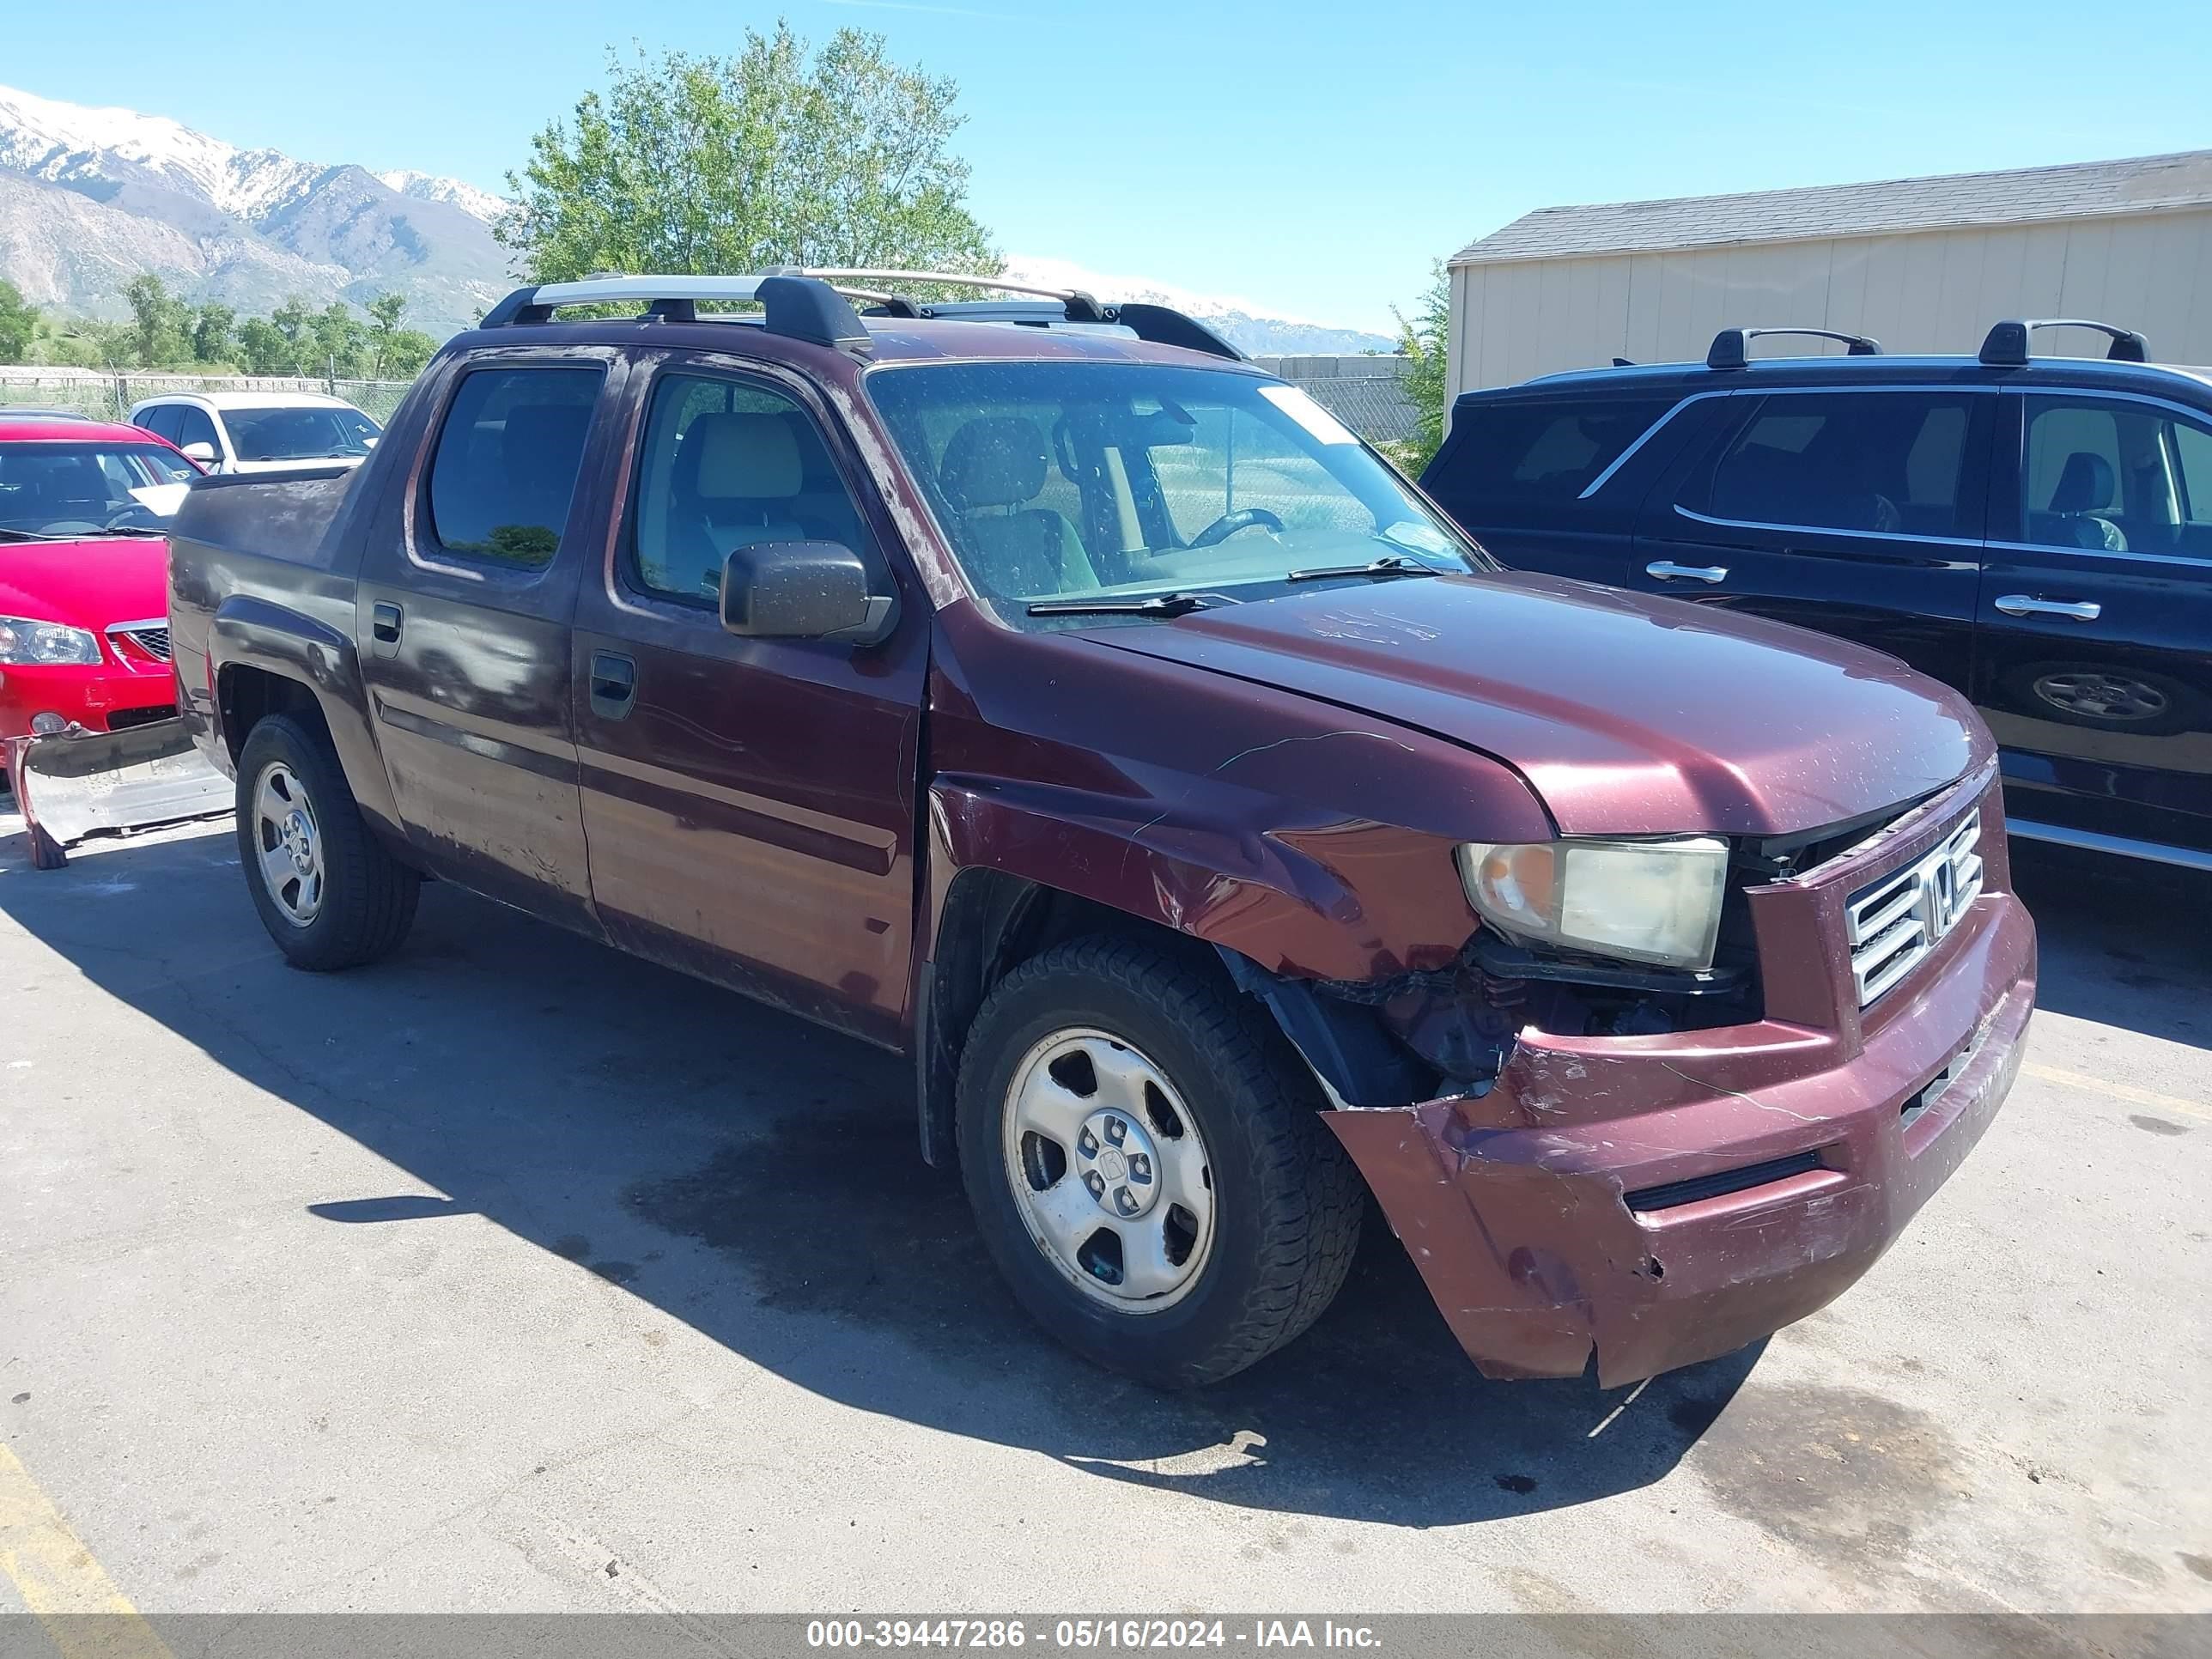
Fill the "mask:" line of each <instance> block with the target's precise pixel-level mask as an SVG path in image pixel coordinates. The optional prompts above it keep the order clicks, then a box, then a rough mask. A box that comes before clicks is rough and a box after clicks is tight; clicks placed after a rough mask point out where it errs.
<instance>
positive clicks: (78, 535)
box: [0, 525, 103, 542]
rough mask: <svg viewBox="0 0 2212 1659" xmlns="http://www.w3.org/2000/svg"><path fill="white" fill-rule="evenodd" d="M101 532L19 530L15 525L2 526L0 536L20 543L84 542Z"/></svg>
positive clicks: (0, 526)
mask: <svg viewBox="0 0 2212 1659" xmlns="http://www.w3.org/2000/svg"><path fill="white" fill-rule="evenodd" d="M102 533H103V532H100V531H96V530H94V531H75V532H70V531H46V530H18V529H16V528H15V526H13V525H0V536H8V537H11V538H14V539H15V540H16V541H19V542H82V541H88V540H90V539H91V538H93V537H94V536H98V535H100V534H102Z"/></svg>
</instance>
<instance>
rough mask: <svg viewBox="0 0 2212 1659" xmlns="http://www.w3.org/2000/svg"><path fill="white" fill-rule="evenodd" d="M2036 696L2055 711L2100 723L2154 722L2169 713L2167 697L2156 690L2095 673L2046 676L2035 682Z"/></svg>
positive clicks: (2139, 683) (2126, 679)
mask: <svg viewBox="0 0 2212 1659" xmlns="http://www.w3.org/2000/svg"><path fill="white" fill-rule="evenodd" d="M2035 694H2036V696H2039V697H2041V698H2042V699H2043V700H2044V702H2047V703H2049V704H2050V705H2051V707H2052V708H2057V709H2060V710H2062V711H2063V712H2064V713H2066V714H2087V715H2090V716H2091V717H2093V718H2094V719H2097V720H2155V719H2156V718H2157V717H2158V716H2159V715H2160V714H2164V713H2166V693H2165V692H2163V691H2161V690H2159V689H2158V688H2157V687H2156V686H2154V685H2146V684H2143V683H2142V681H2141V680H2133V679H2130V678H2127V677H2126V676H2124V675H2121V674H2106V673H2100V672H2099V671H2096V670H2094V669H2085V670H2082V671H2078V672H2075V673H2069V674H2045V676H2044V677H2043V678H2041V679H2039V680H2038V681H2036V683H2035Z"/></svg>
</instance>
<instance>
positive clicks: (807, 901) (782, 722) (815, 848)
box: [574, 354, 929, 1043]
mask: <svg viewBox="0 0 2212 1659" xmlns="http://www.w3.org/2000/svg"><path fill="white" fill-rule="evenodd" d="M640 369H641V373H640V376H639V378H641V379H643V380H645V384H644V385H643V386H641V387H640V388H638V389H637V390H636V391H635V397H636V398H640V399H642V400H643V403H644V405H645V406H644V409H643V411H642V413H643V419H642V426H641V429H640V435H639V440H638V441H637V443H636V445H635V462H634V464H633V465H632V467H631V469H630V471H629V477H628V478H627V480H626V486H627V492H626V493H627V498H628V499H627V502H626V505H625V507H624V508H623V514H622V522H621V527H620V530H619V532H618V534H617V537H616V539H615V543H614V545H613V547H612V548H611V550H609V553H608V556H607V557H606V559H605V562H604V564H603V565H601V566H598V567H595V568H593V570H592V573H591V574H590V576H589V577H588V578H587V579H586V581H585V583H584V586H583V590H582V592H581V593H580V597H579V599H578V603H577V609H576V634H575V643H574V653H575V654H574V686H575V690H574V698H575V709H576V723H577V731H578V737H579V745H580V753H581V760H582V784H583V820H584V828H585V829H586V832H587V837H588V840H589V842H590V844H591V869H592V896H593V897H594V899H595V901H596V902H597V905H598V909H599V915H600V917H601V919H602V921H604V922H605V927H606V929H607V933H608V934H609V936H610V937H611V939H614V940H615V942H616V943H617V944H619V945H623V947H625V948H626V949H629V950H632V951H637V952H638V953H640V954H641V955H644V956H649V957H656V958H658V959H659V960H661V961H664V962H666V963H670V964H671V965H673V966H676V967H679V968H683V969H688V970H689V971H690V972H693V973H697V974H702V975H706V976H708V977H709V978H713V979H717V980H720V981H723V982H724V983H726V984H729V985H732V986H734V987H737V988H738V989H740V990H744V991H746V992H748V993H750V994H752V995H755V996H757V997H761V998H763V999H764V1000H769V1001H772V1002H775V1003H779V1004H781V1005H782V1006H786V1007H789V1008H792V1009H794V1010H796V1011H797V1012H800V1013H804V1014H806V1015H809V1016H810V1017H811V1018H817V1019H820V1020H823V1021H824V1022H826V1023H828V1024H834V1025H837V1026H840V1027H842V1028H844V1029H846V1030H853V1031H855V1032H858V1033H859V1034H860V1035H862V1036H867V1037H871V1038H872V1039H874V1040H877V1041H878V1042H886V1043H890V1042H896V1040H897V1037H898V1033H899V1030H900V1027H901V1022H902V1019H903V1018H904V1017H905V1013H906V990H907V979H908V959H909V956H910V953H911V951H912V948H913V935H914V926H913V924H914V910H915V867H916V866H915V817H916V813H917V811H918V810H919V805H918V803H917V802H916V800H915V781H916V778H917V776H918V775H919V769H920V752H919V751H920V743H921V705H922V696H923V690H924V684H923V682H924V670H925V668H926V665H927V659H928V641H929V612H928V607H927V605H926V604H923V603H921V602H919V601H918V599H916V598H915V596H914V595H912V594H909V595H908V596H907V598H906V599H904V601H903V602H902V610H903V616H902V620H901V622H900V623H899V626H898V628H897V629H896V632H895V633H894V634H893V635H892V636H891V637H890V639H889V640H888V641H884V643H883V644H881V645H876V646H854V645H851V644H846V643H840V642H837V641H819V640H756V639H740V638H738V637H736V636H734V635H731V634H729V633H726V632H725V631H724V629H723V628H722V625H721V619H720V611H719V609H718V598H719V594H720V580H721V572H722V564H723V561H724V560H725V558H726V556H728V555H729V553H730V552H731V551H732V550H733V549H735V548H736V547H738V546H739V545H741V544H773V543H776V542H790V541H800V540H813V541H833V542H840V543H842V544H845V545H846V546H848V547H850V548H852V549H854V550H855V551H856V552H858V553H860V555H861V556H862V557H863V558H865V559H866V560H868V561H869V562H870V563H871V564H872V566H874V567H875V568H876V571H877V573H878V580H880V581H883V582H884V583H885V584H886V586H885V587H884V589H883V590H882V591H885V592H888V591H891V588H892V587H893V586H896V584H897V582H898V581H900V580H903V577H902V574H899V575H895V574H894V573H893V571H892V569H891V568H890V564H889V562H887V561H886V560H885V558H884V554H883V550H884V548H885V547H887V546H890V545H891V544H892V543H891V539H890V537H891V533H892V532H890V526H889V524H888V521H887V520H885V519H884V517H883V515H882V513H881V511H880V508H879V507H878V504H877V501H876V498H875V495H874V492H873V490H872V489H871V488H870V487H868V486H867V485H866V483H864V481H863V477H864V475H863V473H862V470H861V468H860V466H859V465H858V464H857V462H856V460H855V459H854V456H853V455H852V453H850V451H849V449H848V446H847V443H846V441H845V439H844V437H843V435H842V432H841V430H840V428H838V426H837V424H836V422H835V421H834V420H833V419H832V418H831V417H830V416H829V412H828V411H827V410H823V408H822V407H821V406H820V405H819V404H817V401H816V400H815V398H814V397H813V395H812V393H811V392H810V391H809V390H808V389H807V388H806V386H805V384H804V383H803V382H800V381H799V380H786V379H783V378H781V377H776V376H775V375H774V372H773V371H771V370H769V369H768V368H765V367H760V368H753V369H744V368H738V367H737V366H735V365H734V364H729V363H726V362H722V361H720V360H716V359H714V358H710V357H695V356H686V355H682V354H675V355H665V356H664V355H656V356H654V357H653V358H649V359H646V360H642V361H641V365H640Z"/></svg>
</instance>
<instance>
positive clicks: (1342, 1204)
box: [959, 939, 1363, 1387]
mask: <svg viewBox="0 0 2212 1659" xmlns="http://www.w3.org/2000/svg"><path fill="white" fill-rule="evenodd" d="M1319 1104H1320V1103H1319V1101H1318V1099H1317V1098H1316V1090H1315V1088H1314V1085H1313V1083H1312V1080H1311V1079H1310V1078H1307V1077H1305V1076H1304V1075H1303V1068H1302V1067H1301V1066H1300V1065H1299V1063H1298V1061H1297V1057H1296V1056H1295V1055H1294V1054H1291V1053H1290V1052H1289V1049H1288V1045H1287V1044H1286V1043H1285V1041H1284V1039H1283V1037H1282V1036H1281V1034H1280V1033H1279V1031H1277V1030H1275V1029H1274V1027H1273V1024H1272V1022H1270V1021H1269V1020H1268V1018H1267V1015H1266V1013H1265V1012H1264V1011H1262V1010H1261V1008H1260V1007H1259V1006H1258V1005H1257V1004H1255V1003H1253V1002H1252V1001H1250V1000H1249V999H1247V998H1244V997H1242V996H1239V995H1238V994H1237V993H1236V992H1235V991H1234V990H1233V989H1232V988H1231V987H1229V986H1227V985H1225V984H1224V983H1223V982H1222V981H1220V979H1219V977H1218V975H1213V974H1210V973H1207V972H1206V971H1204V968H1203V966H1202V965H1201V964H1198V963H1193V962H1191V961H1188V960H1187V959H1185V958H1183V957H1179V956H1176V955H1174V954H1171V953H1170V951H1165V950H1162V949H1159V948H1157V947H1154V946H1152V945H1148V944H1145V943H1142V942H1139V941H1134V940H1125V939H1077V940H1073V941H1072V942H1070V943H1068V944H1066V945H1060V946H1057V947H1055V948H1054V949H1053V950H1051V951H1046V952H1045V953H1044V954H1043V955H1042V956H1039V957H1034V958H1032V959H1031V960H1030V961H1029V962H1026V963H1023V964H1022V965H1021V966H1020V967H1018V968H1017V969H1014V970H1013V972H1012V973H1011V974H1009V975H1007V976H1006V978H1005V979H1004V980H1002V981H1000V983H999V985H998V986H997V987H996V988H994V990H993V991H992V993H991V994H990V996H989V997H988V998H987V1000H985V1002H984V1005H983V1007H982V1010H981V1012H980V1013H978V1015H977V1016H976V1018H975V1024H974V1025H973V1027H972V1028H971V1029H970V1030H969V1036H968V1041H967V1044H966V1047H965V1049H964V1051H963V1058H962V1064H961V1068H960V1094H959V1116H960V1155H961V1170H962V1174H963V1177H964V1179H965V1181H966V1183H967V1188H968V1193H969V1201H970V1203H971V1204H972V1205H973V1206H975V1216H976V1220H977V1223H978V1225H979V1226H980V1227H981V1231H982V1234H983V1238H984V1243H986V1245H987V1247H988V1248H989V1249H990V1251H991V1254H992V1256H993V1258H994V1260H995V1261H996V1262H997V1264H998V1267H999V1269H1000V1272H1001V1273H1004V1274H1005V1275H1006V1279H1007V1281H1008V1282H1009V1284H1010V1285H1012V1288H1013V1291H1014V1294H1015V1296H1016V1297H1018V1299H1019V1300H1020V1301H1021V1303H1022V1304H1023V1305H1024V1307H1025V1308H1027V1309H1028V1310H1029V1311H1030V1314H1031V1316H1034V1317H1035V1318H1036V1320H1037V1322H1039V1323H1040V1324H1042V1325H1043V1326H1044V1328H1046V1329H1047V1330H1048V1331H1049V1332H1051V1333H1052V1334H1053V1335H1054V1336H1056V1337H1058V1338H1059V1339H1060V1340H1061V1341H1062V1342H1064V1343H1066V1345H1067V1346H1070V1347H1072V1348H1073V1349H1075V1350H1076V1351H1077V1352H1079V1353H1081V1354H1084V1355H1085V1357H1087V1358H1091V1359H1092V1360H1094V1361H1096V1362H1097V1363H1098V1364H1102V1365H1104V1366H1107V1367H1109V1369H1112V1370H1118V1371H1122V1372H1125V1373H1127V1374H1128V1375H1129V1376H1135V1377H1138V1378H1140V1379H1141V1380H1143V1381H1145V1382H1148V1383H1155V1384H1158V1385H1160V1386H1163V1387H1191V1386H1194V1385H1198V1384H1201V1383H1212V1382H1218V1381H1219V1380H1220V1379H1221V1378H1223V1377H1225V1376H1231V1375H1232V1374H1233V1373H1235V1372H1237V1371H1239V1370H1243V1369H1244V1367H1246V1366H1247V1365H1249V1364H1252V1363H1253V1362H1254V1361H1255V1360H1257V1359H1260V1358H1262V1357H1263V1356H1265V1355H1267V1354H1268V1353H1271V1352H1273V1351H1274V1350H1275V1349H1277V1348H1279V1347H1280V1346H1283V1345H1284V1344H1285V1343H1286V1342H1288V1341H1290V1340H1291V1338H1293V1337H1295V1336H1297V1334H1299V1333H1300V1332H1301V1331H1303V1330H1304V1329H1305V1328H1306V1327H1307V1326H1309V1325H1310V1324H1311V1323H1312V1322H1314V1320H1315V1319H1316V1318H1317V1317H1319V1316H1320V1315H1321V1313H1322V1310H1323V1309H1325V1308H1326V1307H1327V1306H1328V1304H1329V1301H1330V1299H1331V1298H1332V1297H1334V1296H1335V1294H1336V1292H1337V1290H1338V1288H1339V1287H1340V1285H1342V1284H1343V1282H1344V1276H1345V1274H1346V1272H1347V1271H1348V1270H1349V1268H1350V1267H1351V1265H1352V1251H1353V1248H1354V1246H1355V1245H1356V1244H1357V1243H1358V1235H1359V1225H1360V1215H1361V1208H1362V1201H1363V1199H1362V1188H1361V1184H1360V1180H1359V1176H1358V1172H1357V1171H1356V1170H1354V1169H1353V1168H1352V1163H1351V1160H1350V1159H1349V1158H1346V1156H1345V1153H1344V1151H1343V1149H1342V1148H1341V1147H1340V1146H1338V1145H1337V1143H1336V1140H1335V1138H1334V1136H1333V1135H1331V1134H1330V1133H1329V1132H1328V1128H1327V1127H1325V1126H1324V1125H1323V1124H1322V1122H1321V1121H1320V1118H1319V1115H1318V1110H1317V1109H1318V1106H1319Z"/></svg>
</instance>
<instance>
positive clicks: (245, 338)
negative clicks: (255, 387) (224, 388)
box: [238, 317, 300, 374]
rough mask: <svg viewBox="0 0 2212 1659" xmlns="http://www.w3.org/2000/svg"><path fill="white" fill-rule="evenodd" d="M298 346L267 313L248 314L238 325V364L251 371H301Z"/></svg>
mask: <svg viewBox="0 0 2212 1659" xmlns="http://www.w3.org/2000/svg"><path fill="white" fill-rule="evenodd" d="M299 364H300V359H299V353H298V349H297V348H296V347H295V345H294V343H292V341H290V340H289V339H288V338H287V337H285V334H284V331H283V329H281V328H279V327H277V326H276V324H275V323H273V322H271V321H270V320H269V319H268V318H266V317H248V318H247V319H246V320H245V321H244V322H242V323H240V325H238V366H239V367H240V368H242V369H244V370H245V371H246V373H247V374H295V373H297V372H298V369H299Z"/></svg>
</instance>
